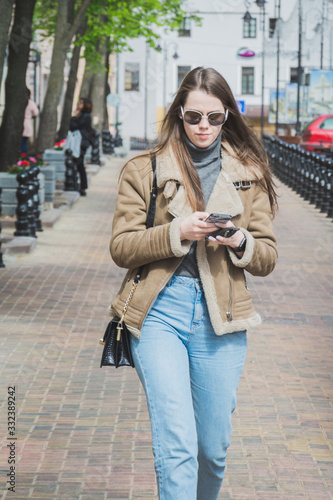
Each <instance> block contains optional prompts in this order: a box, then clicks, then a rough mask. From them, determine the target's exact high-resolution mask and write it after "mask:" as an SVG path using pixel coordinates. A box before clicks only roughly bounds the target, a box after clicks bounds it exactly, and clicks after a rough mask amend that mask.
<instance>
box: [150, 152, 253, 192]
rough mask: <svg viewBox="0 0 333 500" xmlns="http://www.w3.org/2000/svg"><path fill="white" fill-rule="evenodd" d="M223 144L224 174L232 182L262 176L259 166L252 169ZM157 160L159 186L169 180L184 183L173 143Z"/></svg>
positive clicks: (251, 179)
mask: <svg viewBox="0 0 333 500" xmlns="http://www.w3.org/2000/svg"><path fill="white" fill-rule="evenodd" d="M222 145H223V150H222V159H223V160H222V161H223V162H222V170H221V174H222V175H224V176H225V177H226V178H227V179H229V180H231V181H232V182H239V181H254V180H258V179H260V178H261V177H262V174H261V172H260V170H259V168H257V167H252V168H251V169H250V168H248V167H245V166H244V165H243V164H242V163H241V162H240V161H239V160H237V158H235V157H234V156H233V154H232V149H231V147H230V146H229V145H228V144H227V143H222ZM156 160H157V168H156V180H157V186H158V187H159V188H163V187H164V186H165V184H166V183H167V182H168V181H176V182H177V183H179V184H183V176H182V173H181V171H180V168H179V166H178V163H177V160H176V157H175V154H174V152H173V149H172V146H171V145H169V146H167V148H166V149H165V151H163V153H162V154H161V155H158V156H157V159H156ZM221 174H220V175H221Z"/></svg>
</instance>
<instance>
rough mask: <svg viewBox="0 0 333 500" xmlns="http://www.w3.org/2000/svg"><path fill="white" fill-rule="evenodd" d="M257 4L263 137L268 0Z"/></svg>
mask: <svg viewBox="0 0 333 500" xmlns="http://www.w3.org/2000/svg"><path fill="white" fill-rule="evenodd" d="M256 4H257V6H258V7H259V8H260V14H261V17H262V21H261V22H262V62H261V120H260V132H261V137H262V136H263V134H264V89H265V16H266V11H265V4H266V0H256Z"/></svg>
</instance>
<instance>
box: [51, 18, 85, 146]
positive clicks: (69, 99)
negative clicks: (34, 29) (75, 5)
mask: <svg viewBox="0 0 333 500" xmlns="http://www.w3.org/2000/svg"><path fill="white" fill-rule="evenodd" d="M85 29H86V23H85V22H84V23H83V24H82V27H81V28H80V30H79V33H78V34H79V35H83V33H84V31H85ZM80 52H81V45H75V46H74V49H73V52H72V60H71V69H70V72H69V77H68V82H67V89H66V95H65V101H64V107H63V111H62V118H61V125H60V129H59V131H58V134H57V138H58V140H61V139H64V138H65V137H66V136H67V132H68V129H69V121H70V118H71V116H72V108H73V98H74V92H75V87H76V77H77V70H78V68H79V62H80Z"/></svg>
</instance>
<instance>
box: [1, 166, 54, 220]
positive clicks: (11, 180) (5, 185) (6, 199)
mask: <svg viewBox="0 0 333 500" xmlns="http://www.w3.org/2000/svg"><path fill="white" fill-rule="evenodd" d="M38 180H39V192H38V194H39V202H40V205H39V210H40V211H41V212H42V210H43V208H44V201H45V179H44V175H43V174H38ZM0 186H1V187H2V195H1V201H2V213H3V214H6V215H15V214H16V207H17V198H16V190H17V188H18V182H17V180H16V175H13V174H7V173H6V172H0Z"/></svg>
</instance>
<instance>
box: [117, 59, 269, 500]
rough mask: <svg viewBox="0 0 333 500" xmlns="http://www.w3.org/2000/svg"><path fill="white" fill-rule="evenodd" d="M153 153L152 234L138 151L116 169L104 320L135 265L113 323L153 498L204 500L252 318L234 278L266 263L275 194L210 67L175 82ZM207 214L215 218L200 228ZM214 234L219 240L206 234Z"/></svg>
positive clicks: (215, 481)
mask: <svg viewBox="0 0 333 500" xmlns="http://www.w3.org/2000/svg"><path fill="white" fill-rule="evenodd" d="M153 153H154V154H155V155H156V181H157V188H158V191H157V199H156V211H155V219H154V227H152V228H149V229H147V228H146V226H145V221H146V215H147V210H148V207H149V200H150V191H151V187H152V183H153V172H152V166H151V158H150V155H149V154H144V155H141V156H138V157H136V158H134V159H133V160H131V161H129V162H128V163H127V165H125V167H124V169H123V172H122V177H121V182H120V187H119V194H118V199H117V206H116V211H115V215H114V219H113V230H112V238H111V244H110V249H111V255H112V258H113V260H114V261H115V262H116V264H117V265H118V266H120V267H125V268H127V269H128V273H127V275H126V277H125V280H124V283H123V286H122V287H121V289H120V291H119V293H118V294H117V296H116V298H115V300H114V301H113V303H112V305H111V313H112V314H118V315H120V316H121V314H122V310H123V307H124V304H125V301H126V299H127V297H128V294H129V290H130V289H131V287H132V280H133V277H134V276H135V273H136V270H137V269H138V268H139V267H140V266H142V265H144V266H145V267H144V271H143V273H142V275H141V281H140V283H139V285H138V287H137V289H136V291H135V293H134V295H133V297H132V300H131V302H130V305H129V307H128V310H127V312H126V316H125V323H126V325H127V327H128V328H129V330H130V331H131V333H132V334H133V335H131V348H132V354H133V358H134V362H135V367H136V370H137V373H138V375H139V377H140V380H141V382H142V384H143V387H144V389H145V393H146V397H147V402H148V408H149V414H150V419H151V428H152V438H153V452H154V456H155V470H156V477H157V484H158V491H159V498H160V500H195V499H197V500H215V499H217V497H218V494H219V491H220V488H221V485H222V481H223V475H224V470H225V462H226V454H227V449H228V446H229V444H230V437H231V415H232V412H233V411H234V409H235V405H236V393H237V388H238V383H239V379H240V376H241V373H242V369H243V365H244V360H245V354H246V346H247V337H246V330H247V329H248V328H250V327H251V328H252V327H255V326H257V325H258V324H259V323H260V321H261V320H260V316H259V315H258V314H257V313H256V312H255V310H254V308H253V305H252V301H251V296H250V292H249V291H248V288H247V283H246V278H245V275H244V270H246V271H247V272H249V273H251V274H253V275H256V276H266V275H268V274H269V273H270V272H271V271H272V270H273V268H274V266H275V264H276V261H277V249H276V239H275V236H274V233H273V229H272V219H273V215H274V210H275V205H276V195H275V191H274V186H273V183H272V177H271V172H270V170H269V167H268V162H267V157H266V154H265V151H264V149H263V147H262V145H261V143H260V141H259V140H258V139H257V137H256V135H255V134H254V132H253V131H252V130H251V129H250V128H249V127H248V125H247V124H246V122H245V121H244V119H243V117H242V116H241V115H240V113H239V110H238V108H237V105H236V102H235V99H234V97H233V95H232V92H231V90H230V88H229V86H228V84H227V82H226V81H225V79H224V78H223V77H222V76H221V75H220V74H219V73H218V72H217V71H215V70H214V69H212V68H207V69H204V68H200V67H199V68H195V69H193V70H192V71H191V72H190V73H188V74H187V76H186V77H185V79H184V80H183V82H182V84H181V86H180V88H179V90H178V92H177V94H176V96H175V99H174V101H173V103H172V104H171V106H170V108H169V110H168V112H167V114H166V116H165V118H164V121H163V124H162V129H161V138H160V142H159V144H158V146H157V147H156V148H155V150H154V151H153ZM211 213H214V214H224V216H223V217H221V216H218V215H214V216H213V217H212V218H210V219H209V220H208V221H206V220H205V219H207V218H208V216H209V215H210V214H211ZM228 216H231V218H230V217H228ZM210 220H212V222H210ZM214 221H218V222H215V223H214ZM221 221H222V222H221ZM221 228H224V229H225V228H228V232H227V234H225V235H224V236H216V235H215V236H213V233H214V232H216V231H217V230H218V229H221ZM224 233H225V232H224Z"/></svg>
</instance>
